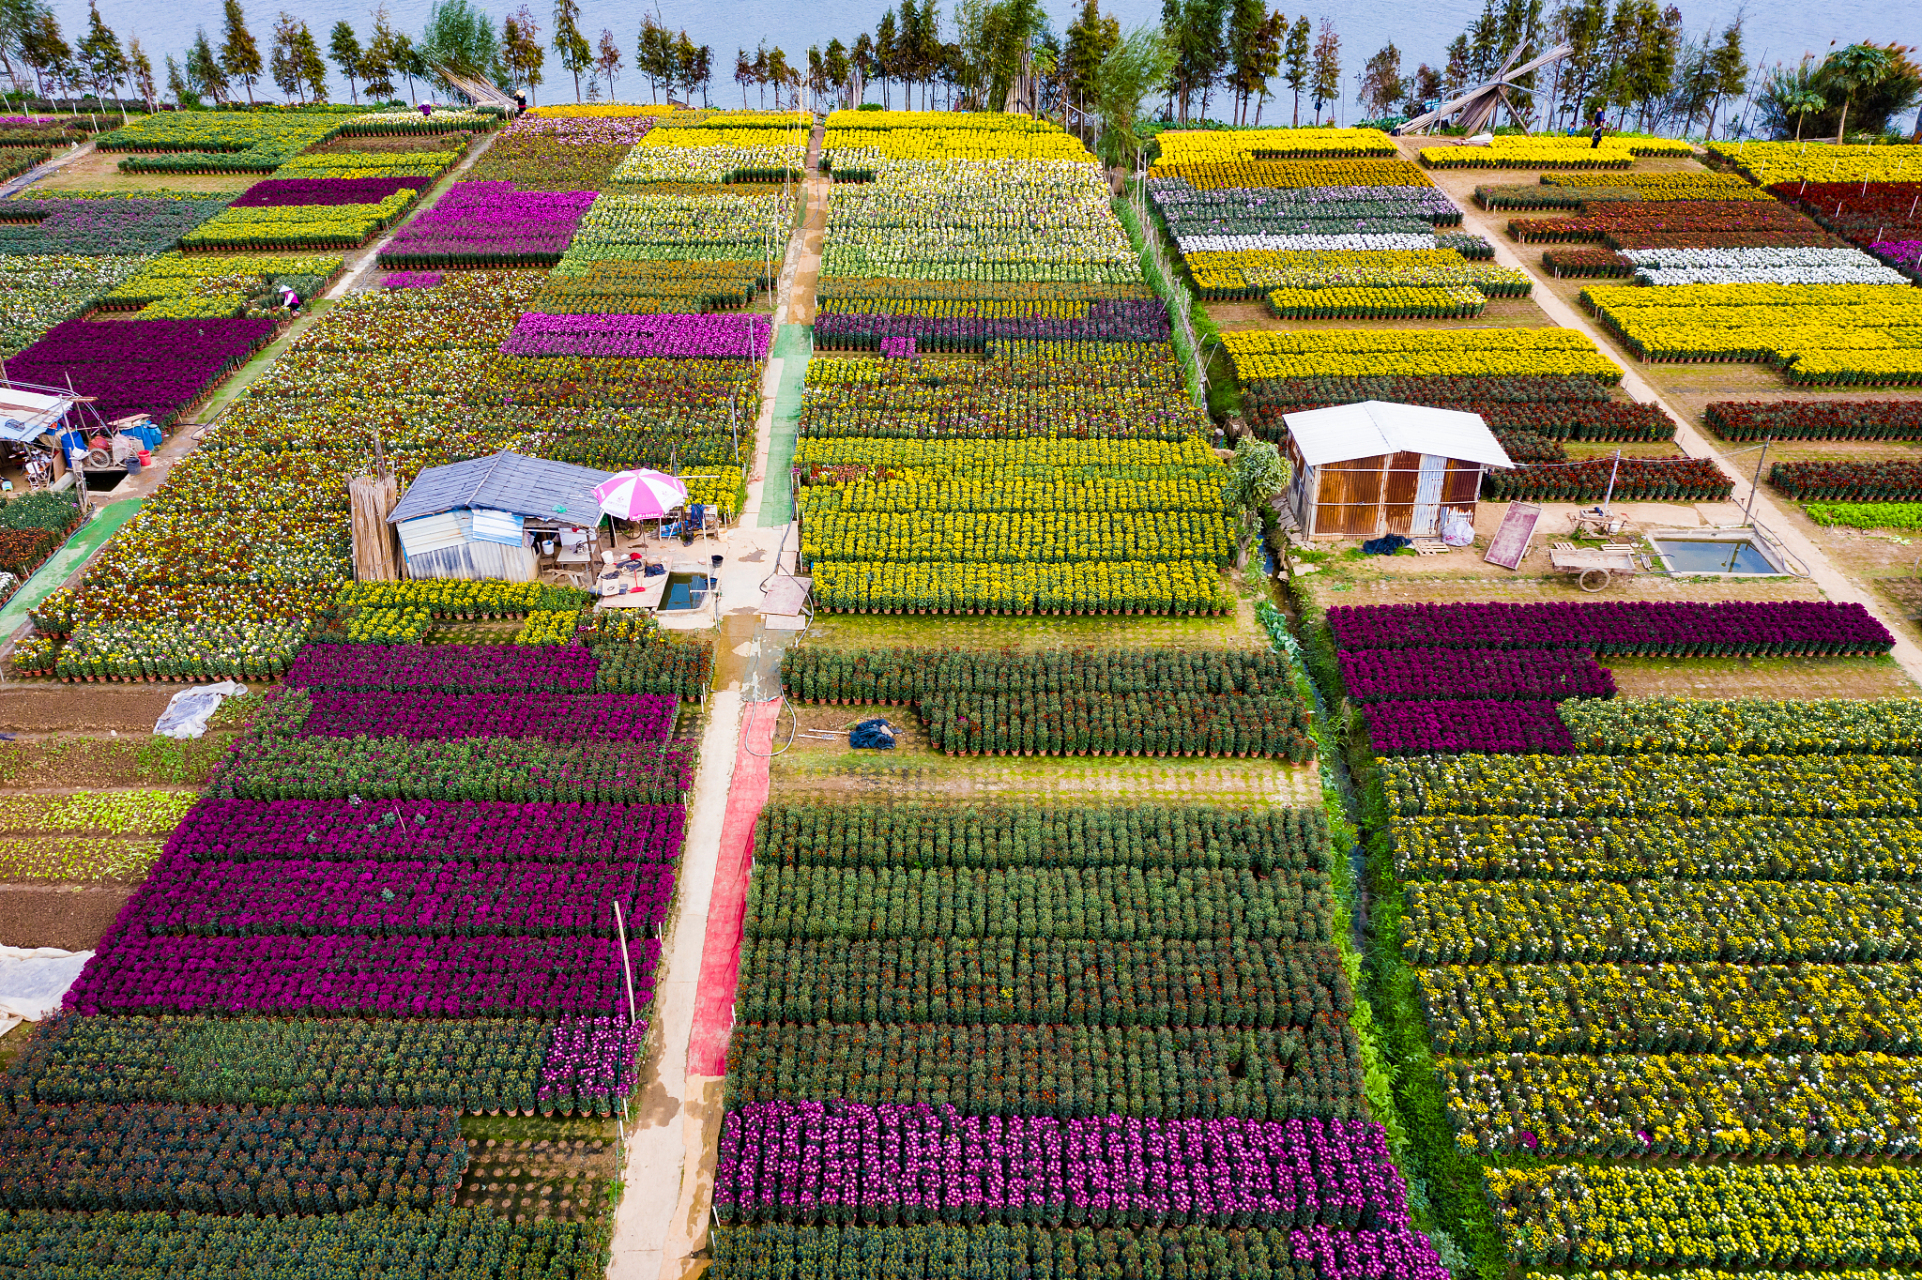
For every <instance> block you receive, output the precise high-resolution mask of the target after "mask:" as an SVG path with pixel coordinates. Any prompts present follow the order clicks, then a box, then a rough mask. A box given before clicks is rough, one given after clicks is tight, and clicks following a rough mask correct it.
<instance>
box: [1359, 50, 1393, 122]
mask: <svg viewBox="0 0 1922 1280" xmlns="http://www.w3.org/2000/svg"><path fill="white" fill-rule="evenodd" d="M1401 99H1402V89H1401V50H1400V49H1397V48H1396V47H1395V42H1394V41H1392V40H1390V41H1389V42H1388V43H1387V44H1386V45H1384V46H1383V47H1382V48H1381V50H1380V51H1378V52H1377V53H1376V54H1375V55H1374V56H1373V57H1371V58H1370V59H1368V61H1367V62H1365V63H1363V64H1362V68H1361V92H1360V93H1359V94H1357V95H1356V98H1355V100H1356V101H1357V102H1359V103H1360V104H1361V105H1362V106H1364V107H1367V108H1368V116H1369V119H1371V120H1378V119H1380V118H1381V117H1382V116H1385V115H1387V114H1388V108H1390V107H1392V106H1394V105H1395V104H1396V103H1397V102H1400V101H1401Z"/></svg>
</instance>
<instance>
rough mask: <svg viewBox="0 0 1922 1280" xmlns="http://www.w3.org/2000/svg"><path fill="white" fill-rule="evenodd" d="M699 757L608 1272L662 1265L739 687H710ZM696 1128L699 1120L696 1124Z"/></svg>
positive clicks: (677, 1190) (644, 1274)
mask: <svg viewBox="0 0 1922 1280" xmlns="http://www.w3.org/2000/svg"><path fill="white" fill-rule="evenodd" d="M707 713H708V719H707V731H706V732H705V733H703V734H702V736H701V767H700V771H699V772H698V773H696V774H695V776H694V790H693V793H692V794H691V795H690V796H689V797H688V827H687V843H686V845H685V847H684V848H683V849H682V852H681V867H680V877H679V880H680V888H679V893H680V900H679V903H678V905H677V906H676V909H675V913H674V919H673V921H672V922H671V924H670V925H669V929H668V934H667V937H666V938H665V940H664V942H663V945H662V947H661V964H660V969H659V973H658V976H657V977H656V978H655V982H654V985H655V990H656V991H657V992H659V994H658V995H657V997H656V998H655V1009H654V1025H653V1026H652V1027H650V1028H648V1036H647V1046H648V1051H647V1057H646V1060H645V1061H643V1062H642V1063H641V1078H642V1079H643V1080H646V1081H647V1082H648V1083H647V1084H646V1085H645V1086H644V1091H643V1094H642V1100H641V1106H640V1110H639V1112H638V1113H630V1115H629V1117H628V1137H627V1166H626V1168H625V1169H624V1170H623V1171H622V1177H623V1180H624V1181H625V1183H626V1186H625V1187H624V1188H623V1190H622V1194H621V1203H620V1207H619V1208H618V1209H616V1210H615V1212H614V1250H613V1260H612V1262H611V1263H610V1264H609V1267H608V1275H609V1277H611V1278H612V1280H654V1277H655V1276H658V1275H660V1274H662V1251H663V1248H664V1246H665V1244H666V1242H667V1236H668V1231H669V1219H670V1218H671V1216H672V1215H673V1212H674V1207H675V1205H676V1204H677V1203H678V1202H679V1200H680V1198H681V1169H682V1165H683V1163H684V1161H683V1155H684V1152H683V1143H684V1141H685V1135H684V1133H683V1115H682V1113H683V1109H684V1107H685V1105H686V1101H687V1092H686V1086H685V1081H686V1078H687V1071H686V1067H687V1041H688V1035H689V1033H690V1032H691V1031H692V1029H693V1022H694V994H695V987H696V984H697V982H698V981H699V978H700V971H701V953H702V951H703V950H704V948H705V946H706V942H707V907H708V898H709V895H710V893H711V892H712V889H713V885H714V867H715V864H716V863H717V862H718V861H719V858H720V852H721V825H722V821H723V819H724V818H725V816H726V813H727V793H728V786H729V784H730V782H731V781H732V779H733V775H734V757H735V753H736V750H737V748H738V738H739V731H740V721H741V694H740V691H739V690H732V689H730V690H724V691H722V692H720V693H715V694H711V695H710V696H709V697H708V700H707ZM695 1128H696V1130H697V1132H698V1129H699V1126H698V1125H697V1126H695Z"/></svg>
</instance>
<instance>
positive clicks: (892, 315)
mask: <svg viewBox="0 0 1922 1280" xmlns="http://www.w3.org/2000/svg"><path fill="white" fill-rule="evenodd" d="M952 309H953V310H954V311H955V312H956V314H954V315H946V316H930V315H920V314H916V313H912V312H892V311H856V310H845V311H844V310H840V309H839V308H837V307H835V306H834V305H833V304H832V303H829V304H827V305H825V306H824V307H823V308H822V311H821V313H820V314H819V315H817V316H816V317H815V319H814V342H815V345H816V346H817V347H821V348H824V349H827V350H836V349H840V350H857V351H873V350H876V349H877V348H878V349H879V350H880V352H881V354H882V355H883V356H891V357H908V358H912V357H913V356H915V355H916V354H919V353H926V352H931V351H980V350H983V349H984V348H985V347H986V346H987V344H988V343H990V342H1008V341H1020V340H1030V341H1032V340H1048V341H1057V342H1166V341H1168V308H1167V307H1166V306H1165V305H1163V304H1162V303H1161V302H1159V301H1157V300H1155V299H1153V298H1149V299H1143V300H1113V301H1101V302H1091V303H1089V304H1088V311H1087V314H1086V315H1085V316H1076V317H1067V316H1063V317H1054V316H1007V317H1002V316H993V317H990V316H981V315H970V314H967V313H968V312H969V311H972V310H976V309H977V308H974V307H971V306H969V304H967V303H955V304H953V308H952Z"/></svg>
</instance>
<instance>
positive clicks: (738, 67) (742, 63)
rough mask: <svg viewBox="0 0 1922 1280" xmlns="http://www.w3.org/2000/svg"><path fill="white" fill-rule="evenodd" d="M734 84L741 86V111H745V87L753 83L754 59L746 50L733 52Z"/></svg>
mask: <svg viewBox="0 0 1922 1280" xmlns="http://www.w3.org/2000/svg"><path fill="white" fill-rule="evenodd" d="M734 83H735V84H738V85H740V86H741V110H743V111H746V110H747V87H748V86H749V85H751V84H753V83H754V59H752V58H750V57H748V56H747V50H746V49H736V50H735V51H734Z"/></svg>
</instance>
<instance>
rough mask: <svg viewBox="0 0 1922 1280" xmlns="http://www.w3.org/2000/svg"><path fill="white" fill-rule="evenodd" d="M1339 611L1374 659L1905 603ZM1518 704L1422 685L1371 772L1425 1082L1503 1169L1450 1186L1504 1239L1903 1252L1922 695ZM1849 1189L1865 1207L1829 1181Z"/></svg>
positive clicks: (1668, 1249) (1665, 636)
mask: <svg viewBox="0 0 1922 1280" xmlns="http://www.w3.org/2000/svg"><path fill="white" fill-rule="evenodd" d="M1329 622H1330V626H1331V631H1332V638H1333V640H1334V643H1335V644H1336V646H1337V647H1338V651H1339V652H1340V654H1341V671H1342V674H1344V675H1345V674H1346V673H1347V670H1348V667H1349V664H1350V660H1351V659H1354V658H1357V657H1364V656H1373V655H1378V654H1384V653H1393V652H1400V653H1401V654H1403V655H1404V656H1405V658H1406V659H1408V660H1411V661H1421V660H1428V661H1431V662H1432V661H1433V660H1435V659H1436V658H1439V657H1442V656H1443V655H1445V654H1447V653H1448V652H1449V651H1450V649H1453V651H1454V652H1455V653H1457V654H1460V653H1465V652H1467V653H1472V652H1484V653H1498V654H1502V655H1504V656H1514V655H1517V654H1521V653H1527V652H1529V650H1530V647H1531V646H1542V645H1557V644H1570V643H1573V644H1584V643H1586V644H1594V645H1598V646H1609V645H1613V646H1619V647H1623V648H1629V649H1641V650H1644V651H1662V650H1664V649H1667V650H1669V651H1678V650H1679V651H1683V652H1689V651H1693V652H1715V651H1717V649H1719V648H1721V646H1723V645H1725V644H1728V643H1730V642H1733V643H1735V644H1737V645H1739V646H1740V647H1742V648H1745V649H1748V650H1749V651H1751V652H1767V651H1769V650H1770V649H1777V650H1782V651H1788V652H1801V653H1808V652H1820V651H1822V649H1823V648H1825V647H1826V645H1827V644H1828V643H1835V644H1840V645H1841V646H1843V647H1844V648H1847V647H1850V646H1852V645H1855V644H1871V645H1872V644H1875V643H1879V641H1878V640H1877V639H1876V638H1875V637H1874V636H1873V635H1872V634H1871V630H1873V631H1880V628H1879V627H1875V626H1874V624H1873V623H1872V621H1871V620H1869V619H1867V618H1866V616H1865V615H1861V614H1860V612H1859V611H1858V610H1855V609H1853V607H1849V608H1843V607H1839V606H1834V605H1825V604H1807V605H1800V606H1793V607H1776V608H1774V609H1771V608H1769V607H1767V606H1749V607H1740V606H1733V607H1732V606H1728V605H1723V606H1708V607H1697V608H1696V609H1694V610H1692V611H1689V610H1683V611H1677V610H1676V607H1675V606H1668V607H1667V608H1664V607H1662V606H1655V605H1625V604H1624V605H1615V606H1586V607H1584V606H1562V607H1559V608H1558V607H1556V606H1535V607H1534V608H1533V609H1532V610H1529V609H1519V610H1518V609H1506V610H1493V609H1489V608H1479V609H1478V608H1476V607H1473V606H1441V605H1435V606H1409V607H1390V608H1381V607H1368V608H1357V609H1341V610H1334V611H1331V613H1330V618H1329ZM1864 624H1866V626H1865V625H1864ZM1551 626H1552V627H1553V632H1552V634H1551V631H1550V629H1549V628H1550V627H1551ZM1637 631H1642V632H1646V633H1648V638H1647V639H1640V640H1638V639H1637V638H1635V634H1634V633H1635V632H1637ZM1822 634H1828V635H1831V636H1832V637H1833V640H1832V641H1829V642H1822V641H1817V640H1816V636H1818V635H1822ZM1883 634H1886V633H1883ZM1812 642H1813V643H1812ZM1488 645H1493V646H1498V647H1496V648H1493V649H1489V648H1481V647H1480V646H1488ZM1463 646H1467V647H1466V648H1464V647H1463ZM1549 651H1552V650H1549ZM1537 652H1541V650H1540V649H1537ZM1413 692H1418V691H1415V690H1411V693H1413ZM1390 705H1393V704H1390ZM1504 705H1515V706H1519V707H1526V706H1527V705H1528V704H1488V703H1480V704H1473V703H1454V704H1451V703H1446V702H1433V701H1429V702H1410V703H1405V704H1401V707H1402V708H1403V712H1404V714H1403V715H1401V716H1399V717H1389V718H1388V719H1387V720H1386V721H1385V722H1384V723H1382V724H1381V725H1380V726H1377V724H1376V721H1375V716H1374V709H1373V708H1371V709H1370V713H1369V731H1370V736H1371V739H1372V740H1373V746H1374V749H1375V751H1376V752H1377V753H1378V754H1380V755H1383V756H1387V757H1389V758H1383V759H1379V760H1377V761H1376V762H1375V763H1374V765H1373V766H1372V768H1370V769H1369V770H1368V776H1366V777H1365V779H1364V781H1365V785H1366V786H1367V788H1368V789H1369V791H1370V792H1371V793H1372V795H1373V797H1374V799H1373V800H1372V801H1371V803H1379V805H1380V806H1381V812H1382V814H1383V819H1382V825H1381V829H1380V831H1379V832H1378V833H1377V834H1376V836H1375V837H1374V839H1373V842H1372V845H1371V855H1370V856H1371V858H1372V859H1374V861H1375V867H1374V873H1373V874H1374V876H1375V880H1374V883H1375V884H1377V885H1378V886H1379V892H1380V894H1381V896H1380V898H1378V900H1377V903H1376V912H1375V923H1376V927H1377V929H1378V930H1381V929H1385V930H1387V933H1386V937H1387V939H1388V940H1389V944H1388V945H1389V947H1390V948H1392V957H1389V956H1384V963H1386V964H1388V965H1390V967H1391V968H1392V969H1393V970H1394V971H1395V973H1391V974H1390V975H1389V976H1388V980H1389V981H1391V982H1394V981H1402V982H1406V983H1407V984H1408V987H1407V990H1408V992H1409V998H1408V999H1406V1000H1405V1001H1403V1002H1401V1003H1399V1004H1398V1005H1397V1006H1396V1012H1395V1017H1396V1018H1398V1019H1400V1020H1401V1032H1402V1033H1405V1034H1404V1038H1403V1041H1402V1042H1403V1043H1405V1044H1408V1045H1410V1046H1411V1047H1412V1051H1413V1052H1414V1053H1415V1055H1416V1056H1415V1057H1414V1058H1413V1059H1412V1060H1411V1061H1410V1066H1411V1068H1412V1069H1413V1070H1416V1071H1419V1072H1420V1073H1421V1075H1420V1076H1419V1077H1418V1078H1414V1079H1408V1080H1405V1082H1404V1085H1403V1088H1402V1096H1403V1097H1404V1098H1405V1099H1407V1100H1408V1101H1407V1105H1410V1106H1419V1107H1425V1108H1428V1109H1429V1111H1430V1114H1432V1115H1434V1116H1435V1119H1436V1122H1437V1124H1438V1125H1439V1126H1440V1127H1439V1129H1438V1131H1437V1132H1436V1134H1435V1135H1434V1137H1433V1139H1432V1145H1430V1146H1429V1147H1428V1150H1427V1157H1428V1159H1429V1161H1430V1162H1431V1167H1452V1168H1454V1169H1456V1170H1457V1171H1458V1173H1459V1175H1460V1176H1462V1177H1464V1178H1468V1179H1477V1180H1478V1181H1479V1182H1480V1189H1481V1194H1474V1193H1470V1194H1467V1195H1464V1196H1461V1197H1459V1198H1457V1199H1455V1200H1454V1201H1453V1205H1452V1208H1451V1210H1450V1212H1451V1214H1452V1216H1453V1218H1454V1220H1455V1223H1456V1224H1457V1225H1458V1226H1459V1228H1460V1229H1461V1230H1462V1231H1463V1232H1464V1233H1465V1235H1466V1236H1467V1237H1468V1238H1469V1239H1471V1240H1473V1241H1475V1249H1476V1253H1477V1257H1478V1261H1479V1265H1481V1266H1482V1267H1484V1268H1488V1267H1493V1268H1500V1267H1501V1266H1503V1265H1504V1264H1508V1265H1518V1266H1539V1265H1553V1266H1577V1267H1581V1266H1591V1267H1608V1268H1611V1269H1615V1271H1614V1273H1615V1274H1619V1275H1622V1276H1634V1275H1638V1274H1641V1273H1643V1272H1648V1273H1651V1274H1652V1273H1654V1272H1655V1270H1656V1269H1661V1268H1668V1267H1674V1266H1731V1265H1740V1266H1750V1267H1768V1266H1781V1265H1787V1264H1793V1265H1796V1266H1799V1267H1804V1268H1807V1269H1809V1270H1810V1271H1812V1272H1817V1273H1820V1272H1824V1271H1840V1270H1842V1269H1844V1268H1846V1267H1849V1266H1860V1265H1881V1264H1887V1265H1906V1264H1907V1262H1908V1259H1909V1258H1910V1256H1911V1255H1910V1253H1909V1252H1907V1251H1906V1249H1905V1246H1902V1245H1901V1244H1900V1243H1899V1241H1900V1238H1901V1230H1900V1229H1899V1228H1895V1227H1894V1226H1893V1225H1892V1224H1893V1222H1895V1221H1897V1220H1906V1216H1907V1215H1908V1212H1909V1211H1908V1209H1907V1208H1906V1207H1905V1206H1906V1198H1907V1197H1908V1196H1909V1195H1910V1194H1911V1193H1910V1191H1909V1189H1908V1188H1907V1185H1906V1183H1904V1182H1903V1181H1902V1179H1903V1178H1905V1177H1906V1176H1907V1174H1906V1171H1905V1170H1903V1169H1901V1168H1900V1167H1899V1166H1895V1165H1891V1164H1886V1163H1882V1162H1883V1161H1887V1160H1890V1159H1896V1158H1907V1157H1908V1156H1909V1155H1910V1153H1912V1152H1913V1151H1914V1150H1915V1149H1916V1143H1917V1140H1918V1139H1917V1135H1916V1131H1915V1127H1914V1125H1913V1123H1912V1122H1911V1120H1910V1119H1909V1112H1910V1111H1911V1109H1912V1108H1910V1107H1909V1106H1908V1105H1907V1104H1906V1103H1905V1102H1902V1101H1898V1100H1901V1099H1906V1098H1908V1097H1909V1096H1911V1095H1912V1094H1914V1092H1915V1090H1916V1088H1917V1069H1916V1067H1915V1065H1914V1062H1913V1060H1912V1055H1913V1054H1914V1051H1915V1046H1916V1044H1917V1043H1918V1041H1917V1038H1916V1028H1914V1027H1911V1026H1910V1025H1909V1024H1910V1022H1911V1021H1912V1018H1911V1017H1910V1016H1909V1014H1908V1012H1907V1010H1908V1009H1909V1008H1910V1006H1911V1004H1912V1002H1913V996H1912V995H1911V994H1910V993H1911V991H1912V989H1913V988H1914V987H1915V986H1916V983H1917V981H1918V979H1917V975H1916V973H1915V972H1914V958H1915V957H1916V955H1917V954H1918V953H1919V952H1922V914H1918V912H1917V908H1916V905H1915V902H1914V901H1912V900H1913V899H1914V898H1915V895H1916V887H1917V881H1916V879H1915V877H1916V875H1917V873H1918V870H1919V869H1922V863H1918V861H1917V860H1916V858H1915V857H1914V856H1913V853H1912V852H1911V850H1912V849H1913V848H1915V847H1917V840H1918V835H1919V834H1922V833H1919V832H1918V829H1917V828H1916V821H1917V813H1916V809H1915V806H1914V805H1913V803H1911V801H1912V800H1913V793H1912V790H1911V788H1912V787H1913V783H1912V782H1911V781H1909V780H1908V778H1907V774H1908V772H1909V771H1910V765H1911V759H1910V755H1911V753H1912V752H1914V751H1915V750H1916V749H1917V746H1916V744H1917V742H1918V741H1922V713H1918V711H1917V710H1916V705H1917V704H1915V703H1914V702H1911V701H1906V700H1897V701H1893V702H1888V703H1859V702H1847V701H1835V702H1798V703H1785V702H1778V701H1773V700H1767V699H1747V700H1738V701H1720V702H1718V701H1693V700H1673V699H1657V700H1650V701H1639V700H1623V699H1613V700H1607V701H1603V700H1595V699H1588V700H1583V699H1575V700H1565V701H1562V702H1561V703H1560V704H1559V705H1558V706H1555V707H1554V708H1553V709H1552V711H1549V712H1548V713H1547V714H1546V715H1542V716H1540V717H1539V718H1538V719H1537V720H1535V721H1533V722H1531V721H1529V720H1528V719H1527V718H1526V717H1523V718H1518V719H1514V720H1509V721H1504V720H1503V719H1502V715H1501V710H1502V708H1503V707H1504ZM1451 707H1456V708H1460V710H1459V711H1451V710H1450V708H1451ZM1471 708H1473V709H1472V710H1471ZM1411 721H1412V722H1413V723H1412V724H1411V723H1410V722H1411ZM1557 725H1559V727H1560V728H1561V730H1562V737H1561V740H1560V741H1559V742H1551V741H1550V740H1549V739H1550V738H1551V737H1552V731H1553V728H1554V727H1556V726H1557ZM1424 752H1425V754H1424ZM1544 752H1549V753H1552V754H1543V753H1544ZM1458 753H1459V754H1458ZM1490 753H1504V754H1490ZM1396 974H1399V975H1400V976H1396ZM1430 1046H1432V1053H1433V1055H1434V1056H1433V1058H1432V1059H1430V1058H1429V1056H1428V1055H1429V1053H1430V1051H1431V1050H1430ZM1677 1157H1688V1158H1690V1161H1691V1162H1690V1163H1689V1164H1688V1165H1685V1166H1678V1165H1676V1164H1675V1163H1674V1160H1675V1158H1677ZM1729 1157H1739V1158H1741V1163H1739V1164H1735V1163H1726V1164H1725V1163H1721V1161H1723V1160H1725V1159H1727V1158H1729ZM1843 1158H1847V1159H1848V1160H1849V1163H1848V1164H1846V1165H1844V1164H1840V1163H1837V1161H1838V1160H1840V1159H1843ZM1843 1201H1847V1202H1849V1203H1852V1204H1857V1205H1861V1206H1863V1208H1862V1210H1861V1211H1860V1212H1856V1213H1850V1214H1846V1215H1845V1214H1840V1213H1837V1212H1833V1211H1831V1210H1829V1209H1827V1208H1826V1207H1825V1206H1828V1205H1832V1204H1840V1203H1842V1202H1843ZM1818 1222H1819V1223H1820V1224H1821V1225H1819V1226H1817V1225H1815V1224H1816V1223H1818ZM1738 1223H1739V1224H1740V1230H1739V1231H1738V1230H1736V1229H1735V1227H1734V1224H1738ZM1892 1239H1894V1240H1896V1241H1897V1243H1896V1244H1894V1245H1891V1244H1890V1243H1889V1242H1890V1241H1891V1240H1892Z"/></svg>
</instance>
